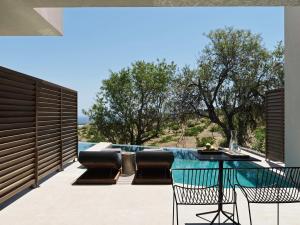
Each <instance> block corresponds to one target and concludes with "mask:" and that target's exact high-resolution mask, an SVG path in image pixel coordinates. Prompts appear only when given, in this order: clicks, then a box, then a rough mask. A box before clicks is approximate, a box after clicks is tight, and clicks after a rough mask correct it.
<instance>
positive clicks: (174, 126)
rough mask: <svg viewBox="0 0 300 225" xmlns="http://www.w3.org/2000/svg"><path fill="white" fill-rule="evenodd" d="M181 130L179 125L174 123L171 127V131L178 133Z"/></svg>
mask: <svg viewBox="0 0 300 225" xmlns="http://www.w3.org/2000/svg"><path fill="white" fill-rule="evenodd" d="M179 128H180V126H179V124H176V123H174V124H171V125H170V129H171V130H173V131H177V130H179Z"/></svg>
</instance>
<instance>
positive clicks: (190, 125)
mask: <svg viewBox="0 0 300 225" xmlns="http://www.w3.org/2000/svg"><path fill="white" fill-rule="evenodd" d="M186 125H187V127H194V126H196V123H195V122H193V121H191V120H189V121H188V122H187V124H186Z"/></svg>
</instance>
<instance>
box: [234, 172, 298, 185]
mask: <svg viewBox="0 0 300 225" xmlns="http://www.w3.org/2000/svg"><path fill="white" fill-rule="evenodd" d="M237 171H238V172H237V173H236V175H237V178H236V180H237V182H238V183H239V181H240V180H241V177H244V178H246V179H247V180H249V181H251V184H252V186H251V187H255V188H267V187H270V188H271V187H276V188H297V189H300V167H258V168H239V169H237ZM240 185H241V186H245V185H243V184H240ZM248 187H250V186H248Z"/></svg>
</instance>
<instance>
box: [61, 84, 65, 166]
mask: <svg viewBox="0 0 300 225" xmlns="http://www.w3.org/2000/svg"><path fill="white" fill-rule="evenodd" d="M62 95H63V90H62V88H60V170H61V171H62V170H63V164H64V162H63V139H62V128H63V125H62V119H63V114H62V110H63V109H62V104H63V98H62Z"/></svg>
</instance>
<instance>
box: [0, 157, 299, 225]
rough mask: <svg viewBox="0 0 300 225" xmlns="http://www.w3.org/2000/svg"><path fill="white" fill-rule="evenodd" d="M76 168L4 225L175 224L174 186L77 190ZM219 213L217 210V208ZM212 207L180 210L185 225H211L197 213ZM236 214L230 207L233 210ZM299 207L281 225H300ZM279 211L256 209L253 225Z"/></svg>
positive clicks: (8, 211)
mask: <svg viewBox="0 0 300 225" xmlns="http://www.w3.org/2000/svg"><path fill="white" fill-rule="evenodd" d="M78 167H79V163H78V162H76V163H73V164H72V165H70V166H69V167H67V168H66V169H65V170H64V171H63V172H61V173H58V174H56V175H55V176H53V177H51V178H49V179H48V180H46V181H45V182H43V183H42V184H41V185H40V187H39V188H37V189H33V190H31V191H29V192H28V193H26V194H25V195H23V196H22V197H20V198H18V199H16V200H15V201H14V202H12V203H11V204H9V205H8V206H6V207H5V208H3V209H2V210H1V211H0V221H1V224H5V225H154V224H164V225H171V224H172V189H171V186H163V185H153V186H150V185H147V186H136V185H131V184H130V181H131V177H120V180H119V182H118V184H116V185H107V186H96V185H95V186H74V185H72V183H73V182H74V181H75V180H76V178H77V177H79V175H80V174H82V173H83V172H84V169H80V168H78ZM213 208H215V207H213ZM238 208H239V213H240V222H241V224H243V225H244V224H249V218H248V211H247V205H246V201H245V198H244V197H243V195H242V194H241V193H240V192H238ZM210 209H212V207H207V206H202V207H180V208H179V210H180V214H179V216H180V217H179V222H180V224H186V225H187V224H189V225H192V224H194V225H195V224H207V223H206V222H205V221H202V220H200V219H199V218H197V217H195V213H196V212H200V211H207V210H210ZM230 209H231V207H230ZM299 211H300V204H289V205H281V207H280V219H281V224H285V225H298V224H299V219H300V215H299ZM276 212H277V211H276V205H253V206H252V215H253V224H254V225H256V224H257V225H261V224H264V225H275V224H276V215H277V214H276Z"/></svg>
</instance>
